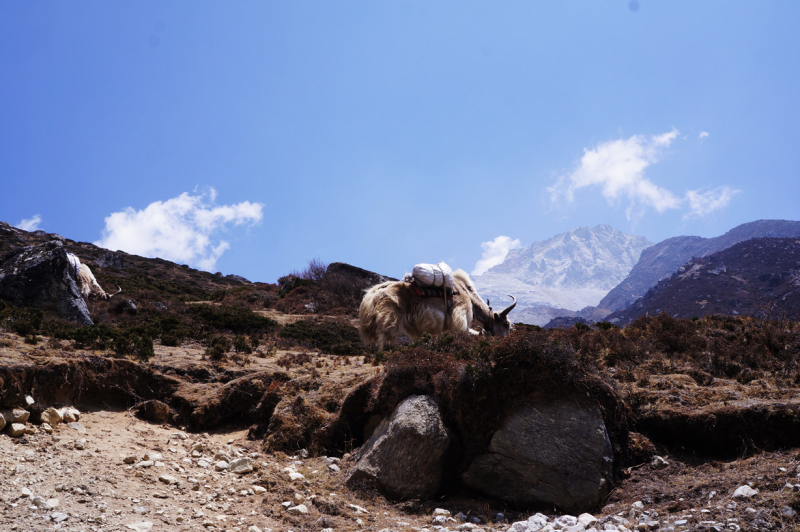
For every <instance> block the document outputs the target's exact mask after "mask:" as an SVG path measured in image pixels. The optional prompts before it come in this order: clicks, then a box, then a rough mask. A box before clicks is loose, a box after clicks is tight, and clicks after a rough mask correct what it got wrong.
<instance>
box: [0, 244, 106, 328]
mask: <svg viewBox="0 0 800 532" xmlns="http://www.w3.org/2000/svg"><path fill="white" fill-rule="evenodd" d="M0 297H2V298H4V299H8V300H10V301H12V302H13V303H14V304H16V305H18V306H21V307H38V308H43V309H48V310H56V311H58V313H59V314H60V315H61V317H62V318H65V319H68V320H72V321H77V322H78V323H80V324H82V325H91V324H92V318H90V317H89V309H88V308H86V302H85V301H84V300H83V298H82V297H81V293H80V289H79V288H78V285H77V284H76V282H75V278H74V277H72V275H71V274H70V268H69V261H68V260H67V251H66V250H65V249H64V244H62V243H61V242H59V241H58V240H51V241H50V242H46V243H44V244H40V245H37V246H27V247H22V248H17V249H14V250H11V251H10V252H8V253H6V254H5V255H4V256H3V257H0Z"/></svg>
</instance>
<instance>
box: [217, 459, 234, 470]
mask: <svg viewBox="0 0 800 532" xmlns="http://www.w3.org/2000/svg"><path fill="white" fill-rule="evenodd" d="M230 467H231V466H230V465H228V462H226V461H225V460H220V461H219V462H217V463H216V464H214V469H216V470H217V471H225V470H226V469H230Z"/></svg>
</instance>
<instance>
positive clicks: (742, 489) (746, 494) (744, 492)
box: [732, 484, 758, 499]
mask: <svg viewBox="0 0 800 532" xmlns="http://www.w3.org/2000/svg"><path fill="white" fill-rule="evenodd" d="M757 494H758V490H754V489H753V488H751V487H750V486H748V485H747V484H745V485H743V486H739V487H738V488H736V491H734V492H733V495H732V497H733V498H734V499H749V498H751V497H753V496H754V495H757Z"/></svg>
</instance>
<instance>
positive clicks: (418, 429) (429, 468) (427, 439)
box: [347, 395, 450, 499]
mask: <svg viewBox="0 0 800 532" xmlns="http://www.w3.org/2000/svg"><path fill="white" fill-rule="evenodd" d="M449 444H450V434H449V432H448V430H447V428H446V427H445V425H444V422H443V420H442V414H441V412H440V410H439V406H438V405H437V404H436V401H434V399H433V398H432V397H430V396H427V395H414V396H411V397H408V398H406V399H405V400H403V402H401V403H400V404H399V405H398V406H397V408H395V410H394V412H392V415H391V416H390V417H389V418H388V419H384V420H383V421H382V422H381V424H380V425H379V426H378V428H377V429H375V433H374V434H373V435H372V437H371V438H370V439H369V440H368V441H367V442H366V443H365V444H364V445H363V446H362V447H361V449H360V450H359V451H358V452H357V453H356V454H355V456H354V458H353V459H354V461H355V462H356V464H355V466H353V468H352V469H351V471H350V473H349V474H348V477H347V483H348V485H351V486H352V485H355V484H358V483H359V482H362V481H365V480H366V481H371V482H374V483H375V484H376V486H377V487H378V489H379V490H380V491H381V492H383V493H384V494H385V495H387V496H389V497H391V498H397V499H412V498H420V497H432V496H433V495H435V494H436V492H437V491H438V490H439V484H440V482H441V478H442V469H443V462H444V456H445V453H446V452H447V448H448V446H449Z"/></svg>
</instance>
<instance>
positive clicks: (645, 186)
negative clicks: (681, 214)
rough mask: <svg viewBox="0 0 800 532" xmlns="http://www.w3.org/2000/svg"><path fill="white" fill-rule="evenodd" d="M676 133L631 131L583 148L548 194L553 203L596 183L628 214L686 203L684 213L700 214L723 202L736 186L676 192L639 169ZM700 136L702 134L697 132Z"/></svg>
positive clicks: (661, 152) (656, 157)
mask: <svg viewBox="0 0 800 532" xmlns="http://www.w3.org/2000/svg"><path fill="white" fill-rule="evenodd" d="M704 133H705V132H704ZM705 136H708V133H705ZM677 137H678V130H677V129H673V130H672V131H669V132H667V133H663V134H661V135H654V136H651V137H647V136H644V135H634V136H632V137H630V138H629V139H619V140H612V141H608V142H603V143H600V144H599V145H597V147H595V148H593V149H588V148H586V149H584V150H583V152H584V153H583V157H582V158H581V161H580V164H579V165H578V168H577V169H576V170H575V171H574V172H572V173H570V174H567V175H563V176H561V177H560V178H559V179H558V180H557V181H556V182H555V183H554V184H553V185H552V186H550V187H548V188H547V189H546V190H547V192H548V193H549V194H550V199H551V201H552V202H553V203H554V204H556V203H559V202H561V201H566V202H568V203H571V202H572V201H574V199H575V193H576V192H577V191H579V190H581V189H584V188H588V187H594V186H597V187H600V190H601V193H602V195H603V197H604V198H605V199H606V201H607V202H608V203H609V205H612V206H615V205H617V204H619V203H620V202H622V201H626V203H627V206H626V214H627V217H628V219H629V220H631V219H634V218H638V217H640V216H642V215H643V214H644V212H645V210H646V209H647V208H653V209H655V210H656V211H657V212H658V213H663V212H665V211H667V210H670V209H685V208H688V209H689V212H688V213H687V216H705V215H707V214H710V213H711V212H713V211H715V210H718V209H721V208H723V207H725V206H726V205H727V204H728V202H729V201H730V200H731V198H732V197H733V196H734V195H736V193H737V192H738V191H737V190H733V189H731V188H729V187H720V188H717V189H714V190H713V191H709V192H700V191H699V190H691V191H688V192H687V193H686V195H685V196H683V197H681V196H678V195H676V194H675V193H673V192H672V191H670V190H667V189H666V188H664V187H661V186H659V185H657V184H656V183H654V182H653V181H651V180H650V179H648V178H647V177H646V176H645V170H646V169H647V168H648V167H649V166H651V165H653V164H655V163H657V162H659V161H660V160H661V158H662V157H663V155H664V153H665V152H666V149H667V148H669V146H670V145H671V144H672V143H673V141H674V140H675V139H676V138H677ZM700 138H704V137H703V133H701V137H700Z"/></svg>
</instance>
